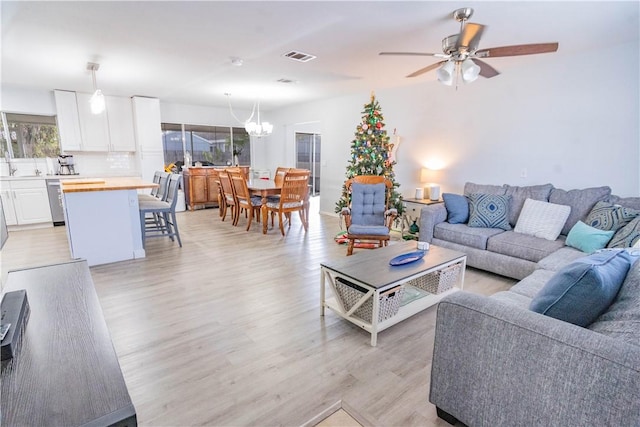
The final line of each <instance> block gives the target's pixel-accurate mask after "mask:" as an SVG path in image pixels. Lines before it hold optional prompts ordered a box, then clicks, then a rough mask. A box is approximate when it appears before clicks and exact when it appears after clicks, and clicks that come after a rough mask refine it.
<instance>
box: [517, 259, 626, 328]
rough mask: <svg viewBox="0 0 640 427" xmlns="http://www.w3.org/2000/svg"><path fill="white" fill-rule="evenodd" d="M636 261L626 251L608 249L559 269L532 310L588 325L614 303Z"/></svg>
mask: <svg viewBox="0 0 640 427" xmlns="http://www.w3.org/2000/svg"><path fill="white" fill-rule="evenodd" d="M633 261H635V259H632V257H631V255H630V254H629V252H627V251H625V250H605V251H601V252H597V253H595V254H593V255H589V256H587V257H584V258H579V259H577V260H576V261H574V262H572V263H571V264H569V265H567V266H565V267H563V268H562V269H560V270H559V271H558V272H557V273H556V274H554V275H553V276H552V277H551V279H549V281H548V282H547V283H546V284H545V285H544V286H543V288H542V289H541V290H540V292H538V294H536V296H535V297H534V298H533V300H531V305H530V306H529V309H530V310H532V311H535V312H536V313H540V314H544V315H546V316H549V317H553V318H556V319H559V320H562V321H565V322H569V323H573V324H574V325H578V326H582V327H586V326H589V325H590V324H591V323H593V322H594V321H595V320H596V318H597V317H598V316H599V315H600V314H602V313H603V312H604V311H606V310H607V308H608V307H609V305H611V303H612V302H613V300H614V299H615V297H616V295H617V294H618V291H619V290H620V287H621V286H622V282H623V281H624V279H625V277H626V276H627V272H628V271H629V267H630V266H631V264H632V263H633Z"/></svg>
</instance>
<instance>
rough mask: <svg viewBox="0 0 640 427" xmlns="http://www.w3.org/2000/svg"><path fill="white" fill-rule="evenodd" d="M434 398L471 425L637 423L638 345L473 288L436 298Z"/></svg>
mask: <svg viewBox="0 0 640 427" xmlns="http://www.w3.org/2000/svg"><path fill="white" fill-rule="evenodd" d="M429 401H430V402H431V403H433V404H434V405H436V406H437V407H438V408H439V409H440V410H442V411H445V412H446V413H448V414H450V415H452V416H453V417H455V418H457V419H458V420H459V421H461V422H463V423H465V424H467V425H470V426H471V425H491V426H518V425H522V426H524V425H526V426H550V425H562V426H573V425H575V426H584V425H640V347H636V346H634V345H631V344H628V343H625V342H621V341H619V340H616V339H613V338H611V337H608V336H605V335H602V334H598V333H596V332H593V331H590V330H588V329H584V328H581V327H578V326H575V325H572V324H569V323H566V322H562V321H559V320H557V319H553V318H550V317H547V316H543V315H541V314H537V313H533V312H531V311H528V310H526V309H523V308H518V307H515V306H509V305H507V304H504V303H502V302H500V301H497V300H494V299H492V298H488V297H485V296H481V295H476V294H471V293H468V292H457V293H455V294H452V295H450V296H448V297H446V298H444V299H443V300H442V301H441V302H440V304H439V305H438V310H437V321H436V332H435V342H434V350H433V363H432V370H431V390H430V394H429Z"/></svg>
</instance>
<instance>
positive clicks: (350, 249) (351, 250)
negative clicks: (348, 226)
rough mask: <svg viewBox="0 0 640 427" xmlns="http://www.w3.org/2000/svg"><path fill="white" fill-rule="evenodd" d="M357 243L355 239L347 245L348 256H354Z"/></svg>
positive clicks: (350, 240)
mask: <svg viewBox="0 0 640 427" xmlns="http://www.w3.org/2000/svg"><path fill="white" fill-rule="evenodd" d="M355 242H356V241H355V240H354V239H349V243H347V256H349V255H353V245H354V243H355Z"/></svg>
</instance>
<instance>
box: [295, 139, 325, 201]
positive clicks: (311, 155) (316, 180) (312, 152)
mask: <svg viewBox="0 0 640 427" xmlns="http://www.w3.org/2000/svg"><path fill="white" fill-rule="evenodd" d="M320 140H321V138H320V135H319V134H317V133H299V132H296V167H297V168H300V169H309V170H310V171H311V174H310V175H309V186H310V188H309V192H310V193H311V195H312V196H317V195H318V194H320Z"/></svg>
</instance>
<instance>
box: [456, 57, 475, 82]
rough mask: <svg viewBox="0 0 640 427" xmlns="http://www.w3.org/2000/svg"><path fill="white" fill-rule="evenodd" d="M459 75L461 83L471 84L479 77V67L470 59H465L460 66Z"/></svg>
mask: <svg viewBox="0 0 640 427" xmlns="http://www.w3.org/2000/svg"><path fill="white" fill-rule="evenodd" d="M460 74H461V76H462V81H463V82H465V83H471V82H473V81H475V80H476V79H477V78H478V76H479V75H480V67H479V66H478V64H476V63H475V62H473V61H472V60H471V58H467V59H465V60H464V61H462V64H461V65H460Z"/></svg>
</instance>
